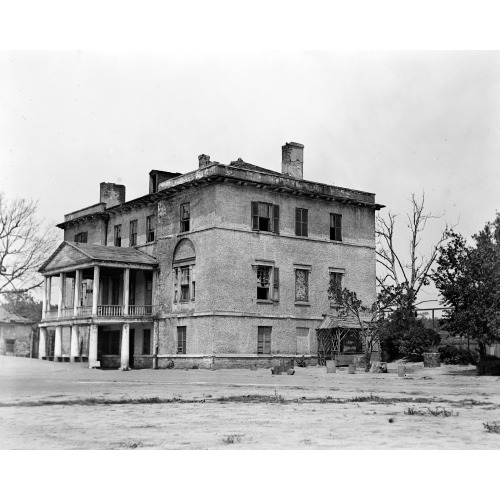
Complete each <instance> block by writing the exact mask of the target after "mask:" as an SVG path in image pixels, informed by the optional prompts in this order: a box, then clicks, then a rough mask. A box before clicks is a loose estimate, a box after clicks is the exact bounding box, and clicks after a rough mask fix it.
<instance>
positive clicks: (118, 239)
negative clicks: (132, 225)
mask: <svg viewBox="0 0 500 500" xmlns="http://www.w3.org/2000/svg"><path fill="white" fill-rule="evenodd" d="M113 241H114V246H115V247H121V246H122V225H121V224H115V227H114V239H113Z"/></svg>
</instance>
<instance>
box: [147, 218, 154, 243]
mask: <svg viewBox="0 0 500 500" xmlns="http://www.w3.org/2000/svg"><path fill="white" fill-rule="evenodd" d="M155 231H156V216H155V215H150V216H148V217H147V218H146V242H147V243H151V242H152V241H155Z"/></svg>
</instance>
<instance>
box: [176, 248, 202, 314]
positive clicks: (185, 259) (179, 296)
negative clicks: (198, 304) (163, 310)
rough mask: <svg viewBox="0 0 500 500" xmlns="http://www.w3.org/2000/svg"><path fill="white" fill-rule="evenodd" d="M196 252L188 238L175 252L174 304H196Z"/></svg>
mask: <svg viewBox="0 0 500 500" xmlns="http://www.w3.org/2000/svg"><path fill="white" fill-rule="evenodd" d="M195 260H196V252H195V250H194V245H193V243H192V242H191V240H189V239H188V238H183V239H182V240H181V241H179V243H177V246H176V247H175V250H174V258H173V263H172V267H173V276H174V303H176V304H177V303H186V302H194V300H195V297H196V281H195V275H194V268H195Z"/></svg>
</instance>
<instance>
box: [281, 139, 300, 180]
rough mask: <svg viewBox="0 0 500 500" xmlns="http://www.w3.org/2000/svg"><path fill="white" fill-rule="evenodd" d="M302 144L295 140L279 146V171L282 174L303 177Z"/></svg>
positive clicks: (297, 177)
mask: <svg viewBox="0 0 500 500" xmlns="http://www.w3.org/2000/svg"><path fill="white" fill-rule="evenodd" d="M303 167H304V146H303V145H302V144H299V143H297V142H287V143H286V144H285V145H284V146H281V172H282V173H283V174H284V175H289V176H290V177H295V178H296V179H303V178H304V173H303Z"/></svg>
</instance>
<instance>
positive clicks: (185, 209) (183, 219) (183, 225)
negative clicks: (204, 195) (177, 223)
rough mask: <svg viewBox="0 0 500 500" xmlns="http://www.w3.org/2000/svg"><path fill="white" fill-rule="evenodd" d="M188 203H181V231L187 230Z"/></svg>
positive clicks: (188, 218)
mask: <svg viewBox="0 0 500 500" xmlns="http://www.w3.org/2000/svg"><path fill="white" fill-rule="evenodd" d="M189 213H190V212H189V203H183V204H182V205H181V233H184V232H186V231H189V220H190V217H189Z"/></svg>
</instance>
